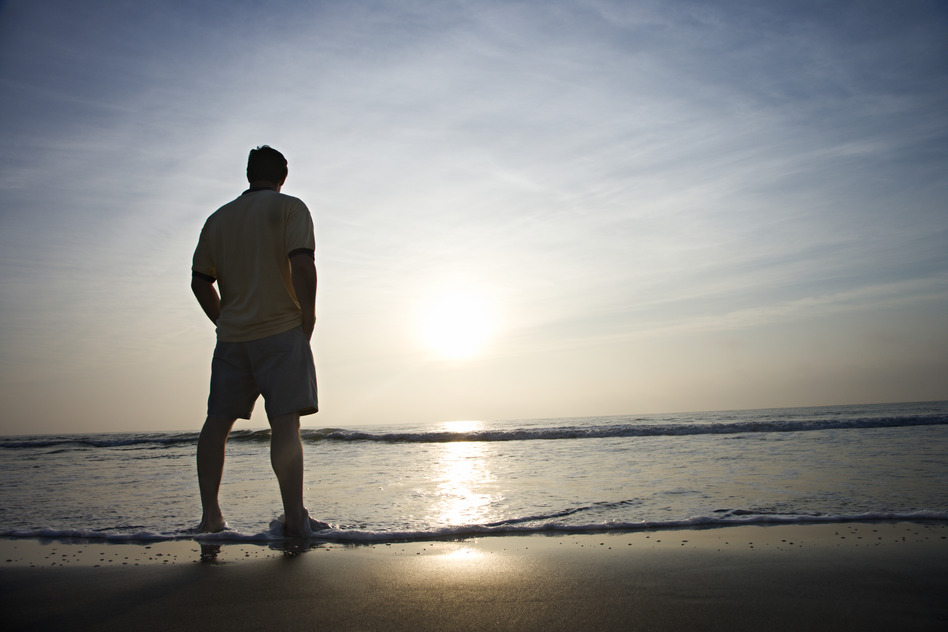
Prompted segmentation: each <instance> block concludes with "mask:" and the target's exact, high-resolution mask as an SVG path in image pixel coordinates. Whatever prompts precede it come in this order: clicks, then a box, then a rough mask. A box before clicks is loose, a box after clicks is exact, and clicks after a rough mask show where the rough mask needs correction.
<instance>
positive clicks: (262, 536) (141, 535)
mask: <svg viewBox="0 0 948 632" xmlns="http://www.w3.org/2000/svg"><path fill="white" fill-rule="evenodd" d="M276 522H277V521H274V523H276ZM534 522H535V523H539V524H532V525H525V524H517V521H511V522H510V524H503V525H456V526H451V527H440V528H434V529H427V530H416V531H375V530H359V529H339V528H330V529H327V530H323V531H319V532H316V533H313V534H312V535H311V536H310V539H312V540H315V541H320V542H338V543H366V544H369V543H372V544H376V543H386V542H405V541H418V540H441V539H453V538H469V537H477V536H491V535H513V534H516V535H529V534H539V533H571V534H582V533H608V532H615V533H619V532H625V533H630V532H640V531H660V530H667V529H683V528H723V527H729V526H741V525H774V524H783V525H794V524H799V525H803V524H814V523H874V522H948V512H945V511H913V512H908V513H891V512H879V513H874V512H869V513H863V514H851V515H829V514H826V515H760V514H754V513H752V512H744V513H741V512H736V513H734V514H730V515H727V516H695V517H692V518H686V519H683V520H664V521H662V520H653V521H643V522H618V521H609V522H603V523H587V524H564V523H561V522H556V521H549V522H544V521H534ZM0 537H5V538H32V539H47V540H62V541H88V542H110V543H129V544H134V543H142V544H147V543H149V542H162V541H173V540H194V541H196V542H201V543H213V542H278V541H283V540H286V539H287V538H285V537H284V536H283V533H282V526H281V525H278V526H277V527H274V526H272V525H271V527H270V528H269V529H267V530H265V531H260V532H258V533H241V532H239V531H236V530H226V531H221V532H219V533H201V534H195V533H186V532H170V533H169V532H166V533H158V532H153V531H139V532H135V533H102V532H99V531H90V530H82V529H33V530H11V531H6V532H0Z"/></svg>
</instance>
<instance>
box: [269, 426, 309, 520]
mask: <svg viewBox="0 0 948 632" xmlns="http://www.w3.org/2000/svg"><path fill="white" fill-rule="evenodd" d="M270 430H271V434H270V463H271V465H273V472H274V473H275V474H276V476H277V480H278V481H279V483H280V495H281V496H282V498H283V515H284V517H285V518H286V527H285V534H286V535H287V536H289V537H301V536H305V535H308V534H309V532H310V529H309V513H308V512H307V511H306V508H305V507H304V506H303V442H302V440H301V439H300V416H299V413H290V414H288V415H280V416H278V417H272V418H271V419H270Z"/></svg>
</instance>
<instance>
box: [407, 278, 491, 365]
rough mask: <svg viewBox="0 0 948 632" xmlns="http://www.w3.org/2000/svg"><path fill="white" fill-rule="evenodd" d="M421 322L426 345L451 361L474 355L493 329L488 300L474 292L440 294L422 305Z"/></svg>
mask: <svg viewBox="0 0 948 632" xmlns="http://www.w3.org/2000/svg"><path fill="white" fill-rule="evenodd" d="M421 321H422V322H421V328H422V329H421V333H422V336H423V338H424V340H425V342H426V343H427V345H428V346H429V347H430V348H432V349H433V350H434V351H436V352H437V353H438V354H439V355H441V356H443V357H445V358H449V359H452V360H461V359H464V358H469V357H471V356H473V355H475V354H476V353H477V352H478V351H479V350H480V349H481V348H482V347H483V345H484V343H485V342H486V341H487V339H488V337H489V336H490V334H491V330H492V324H491V317H490V313H489V309H488V303H487V300H486V299H485V298H484V297H483V296H480V295H478V294H476V293H474V292H450V293H445V294H441V295H439V296H438V297H437V298H435V299H434V300H432V301H431V302H430V303H429V304H428V305H427V306H426V307H425V308H424V311H423V314H422V319H421Z"/></svg>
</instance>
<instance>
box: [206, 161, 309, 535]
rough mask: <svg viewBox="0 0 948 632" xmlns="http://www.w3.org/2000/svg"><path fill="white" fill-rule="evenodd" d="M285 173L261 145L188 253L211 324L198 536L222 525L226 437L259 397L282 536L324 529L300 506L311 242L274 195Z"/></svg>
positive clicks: (286, 199) (301, 220)
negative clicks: (242, 186) (213, 340)
mask: <svg viewBox="0 0 948 632" xmlns="http://www.w3.org/2000/svg"><path fill="white" fill-rule="evenodd" d="M286 176H287V163H286V158H284V157H283V154H281V153H280V152H278V151H277V150H275V149H273V148H271V147H268V146H266V145H264V146H262V147H258V148H257V149H253V150H251V152H250V157H249V159H248V161H247V180H248V182H249V183H250V188H249V189H247V190H246V191H244V192H243V194H241V195H240V196H239V197H238V198H237V199H235V200H233V201H232V202H229V203H227V204H225V205H224V206H222V207H221V208H219V209H218V210H217V211H216V212H215V213H214V214H212V215H211V216H210V217H209V218H208V219H207V221H206V222H205V224H204V228H203V229H202V230H201V237H200V239H199V241H198V245H197V248H196V249H195V251H194V260H193V265H192V268H191V290H192V291H193V292H194V296H195V297H196V298H197V300H198V303H200V305H201V308H202V309H203V310H204V313H205V314H207V317H208V318H210V319H211V322H213V323H214V324H215V325H216V326H217V347H216V348H215V349H214V358H213V360H212V362H211V387H210V395H209V397H208V402H207V420H206V421H205V422H204V427H203V429H202V430H201V436H200V438H199V439H198V447H197V471H198V484H199V487H200V490H201V505H202V508H203V515H202V517H201V524H200V525H198V527H197V531H198V532H202V533H205V532H217V531H221V530H223V529H225V528H226V526H227V525H226V523H225V522H224V517H223V514H222V512H221V508H220V504H219V503H218V491H219V489H220V483H221V476H222V474H223V471H224V448H225V445H226V443H227V436H228V435H229V434H230V430H231V428H232V427H233V425H234V422H235V421H236V420H237V419H238V418H241V419H249V418H250V413H251V411H252V410H253V406H254V403H255V402H256V400H257V397H259V396H260V395H263V399H264V402H265V407H266V412H267V418H268V420H269V422H270V429H271V438H270V461H271V464H272V466H273V471H274V473H275V474H276V476H277V480H278V481H279V484H280V495H281V497H282V500H283V510H284V516H285V520H286V523H285V526H284V532H285V535H286V536H288V537H302V536H306V535H308V534H309V533H311V530H312V529H313V528H316V527H317V525H319V526H322V525H321V524H320V523H316V522H315V521H313V520H312V519H311V518H310V517H309V512H308V511H307V510H306V508H305V507H304V505H303V444H302V442H301V440H300V416H301V415H309V414H312V413H315V412H316V411H317V410H318V408H319V405H318V403H317V395H316V369H315V366H314V363H313V353H312V349H311V348H310V339H311V338H312V335H313V328H314V327H315V323H316V316H315V309H316V264H315V255H314V253H315V250H316V240H315V235H314V229H313V219H312V217H311V216H310V213H309V210H308V209H307V208H306V205H305V204H303V202H302V201H301V200H298V199H297V198H294V197H290V196H288V195H284V194H282V193H280V189H281V188H282V186H283V183H284V182H285V181H286ZM215 282H216V283H217V285H218V287H219V288H220V295H218V292H217V289H216V288H215V287H214V284H215Z"/></svg>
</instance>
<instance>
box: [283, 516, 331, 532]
mask: <svg viewBox="0 0 948 632" xmlns="http://www.w3.org/2000/svg"><path fill="white" fill-rule="evenodd" d="M280 518H281V519H282V522H283V535H284V536H286V537H288V538H308V537H310V536H311V535H313V533H316V532H318V531H325V530H327V529H330V528H331V527H330V525H328V524H327V523H325V522H320V521H319V520H316V519H315V518H312V517H311V516H310V515H309V511H306V510H304V514H303V521H302V525H298V526H295V527H290V525H289V523H288V522H286V519H285V518H284V517H283V516H280Z"/></svg>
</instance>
